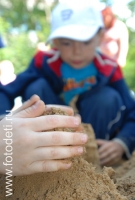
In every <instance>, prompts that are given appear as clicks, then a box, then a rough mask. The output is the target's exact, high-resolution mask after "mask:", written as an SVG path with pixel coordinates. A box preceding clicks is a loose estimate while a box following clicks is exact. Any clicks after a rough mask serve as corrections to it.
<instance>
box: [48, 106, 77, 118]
mask: <svg viewBox="0 0 135 200" xmlns="http://www.w3.org/2000/svg"><path fill="white" fill-rule="evenodd" d="M52 107H54V108H60V109H61V110H63V111H65V112H66V113H67V115H69V116H73V115H74V111H73V109H72V108H71V107H69V106H60V105H51V104H50V105H46V110H50V109H51V108H52Z"/></svg>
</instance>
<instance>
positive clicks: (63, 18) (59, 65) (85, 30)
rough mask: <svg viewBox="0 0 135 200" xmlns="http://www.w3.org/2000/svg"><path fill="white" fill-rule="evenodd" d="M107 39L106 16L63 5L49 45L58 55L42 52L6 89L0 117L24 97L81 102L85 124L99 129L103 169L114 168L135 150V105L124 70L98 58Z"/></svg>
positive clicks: (55, 18)
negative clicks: (14, 102) (15, 100)
mask: <svg viewBox="0 0 135 200" xmlns="http://www.w3.org/2000/svg"><path fill="white" fill-rule="evenodd" d="M102 35H103V21H102V17H101V13H100V12H99V11H97V10H96V8H94V7H93V6H92V5H80V4H78V5H72V3H71V4H58V5H57V6H56V8H55V9H54V10H53V12H52V30H51V34H50V36H49V38H48V40H47V42H48V43H49V42H50V43H52V44H53V45H54V47H55V49H52V50H50V51H49V52H42V51H39V52H38V53H37V54H36V55H35V56H34V58H33V59H32V61H31V63H30V66H29V68H28V69H27V70H26V71H25V72H23V73H22V74H19V75H18V76H17V78H16V80H15V81H14V82H12V83H11V84H9V85H8V86H5V87H1V88H0V101H1V103H0V105H1V109H0V111H1V113H2V112H4V111H5V109H11V108H12V106H13V99H14V98H15V97H16V96H19V95H20V96H22V97H23V99H24V100H26V99H29V97H30V96H32V95H33V94H37V95H39V96H40V98H41V99H42V100H43V101H44V102H45V103H46V104H61V105H64V104H66V105H69V104H71V102H72V101H73V100H75V99H76V101H75V106H76V108H77V109H78V112H79V114H80V115H81V117H82V121H83V122H85V123H90V124H92V126H93V128H94V131H95V134H96V138H97V139H98V140H97V144H98V145H99V156H100V162H101V165H112V164H115V163H116V162H118V160H120V159H121V157H122V156H123V155H124V154H125V155H126V156H127V158H130V156H131V153H132V152H133V150H134V148H135V132H134V130H135V102H134V100H133V99H132V97H131V95H130V92H129V89H128V88H127V85H126V83H125V81H124V79H123V76H122V73H121V69H120V67H119V66H118V65H117V64H116V63H115V62H114V61H112V60H110V59H108V58H107V57H105V56H103V55H102V54H100V53H98V52H96V48H97V47H98V46H99V44H100V42H101V40H102Z"/></svg>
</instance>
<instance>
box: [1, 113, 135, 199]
mask: <svg viewBox="0 0 135 200" xmlns="http://www.w3.org/2000/svg"><path fill="white" fill-rule="evenodd" d="M51 113H52V114H55V113H56V114H58V113H59V114H62V113H61V112H60V111H58V113H57V112H56V110H52V111H51ZM84 128H85V131H88V135H89V142H88V144H87V146H86V149H88V151H89V154H90V155H89V156H85V158H86V159H87V160H88V161H89V162H90V161H91V160H92V162H93V163H94V164H98V154H97V146H96V143H95V138H94V133H93V131H92V129H91V127H90V126H87V128H86V126H84ZM61 130H62V129H61ZM64 130H65V129H64ZM65 131H67V129H66V130H65ZM68 131H70V130H68ZM74 131H76V130H74ZM90 159H91V160H90ZM72 161H73V166H72V167H71V169H68V170H65V171H59V172H51V173H38V174H34V175H29V176H22V177H12V180H13V187H12V188H13V195H12V196H11V197H8V199H9V200H127V199H128V198H126V197H124V196H122V194H124V195H125V196H127V197H128V195H127V193H126V190H124V192H125V193H124V192H123V191H122V189H123V185H122V183H121V177H119V179H117V178H116V177H115V178H114V170H113V169H112V168H104V169H103V171H101V172H97V171H95V167H94V166H93V165H92V164H90V163H88V162H87V161H86V160H84V158H81V157H76V158H72ZM130 165H131V163H130ZM125 169H127V168H125ZM120 171H121V170H120ZM117 173H118V174H119V172H118V171H117ZM123 173H124V175H125V174H126V170H124V172H123ZM116 175H117V174H116ZM122 176H123V174H122ZM126 177H128V178H129V176H126ZM114 179H115V180H116V184H114ZM123 180H124V181H125V180H127V179H126V178H125V179H123ZM124 186H126V185H125V184H124ZM117 189H118V190H119V191H120V193H121V194H120V193H119V191H118V190H117ZM0 199H1V200H4V199H7V198H5V176H3V175H1V176H0ZM130 200H131V198H130ZM132 200H133V198H132Z"/></svg>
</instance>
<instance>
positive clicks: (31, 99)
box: [13, 95, 40, 114]
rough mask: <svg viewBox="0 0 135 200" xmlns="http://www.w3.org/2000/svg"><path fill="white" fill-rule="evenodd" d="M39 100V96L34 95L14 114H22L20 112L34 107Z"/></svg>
mask: <svg viewBox="0 0 135 200" xmlns="http://www.w3.org/2000/svg"><path fill="white" fill-rule="evenodd" d="M39 99H40V98H39V96H37V95H33V96H32V97H31V98H30V99H29V100H28V101H25V102H24V103H23V105H22V106H21V107H20V108H18V109H16V110H15V111H14V112H13V114H16V113H18V112H20V111H22V110H25V109H26V108H28V107H30V106H32V105H33V104H34V103H36V102H37V101H38V100H39Z"/></svg>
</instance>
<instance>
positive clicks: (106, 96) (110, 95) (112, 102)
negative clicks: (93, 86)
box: [97, 87, 123, 109]
mask: <svg viewBox="0 0 135 200" xmlns="http://www.w3.org/2000/svg"><path fill="white" fill-rule="evenodd" d="M97 101H98V104H99V105H100V106H102V107H103V108H105V109H113V108H114V107H117V108H118V109H119V108H120V107H121V106H122V105H123V101H122V98H121V97H120V95H119V93H118V92H117V91H116V90H115V89H113V88H111V87H105V88H103V89H101V91H100V92H99V94H98V95H97Z"/></svg>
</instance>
